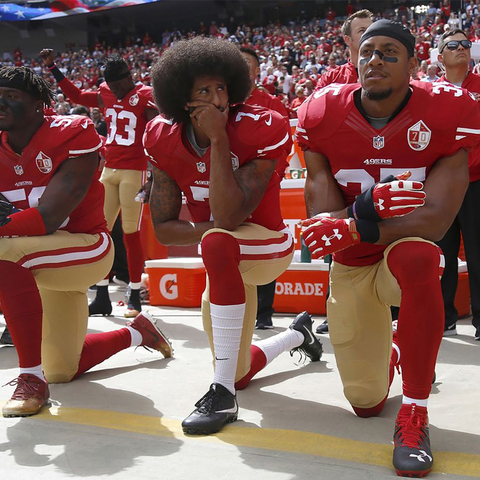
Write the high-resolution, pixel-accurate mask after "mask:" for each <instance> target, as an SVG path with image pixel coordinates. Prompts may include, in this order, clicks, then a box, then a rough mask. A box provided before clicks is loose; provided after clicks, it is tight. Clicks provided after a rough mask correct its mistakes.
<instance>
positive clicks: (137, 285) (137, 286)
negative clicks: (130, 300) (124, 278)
mask: <svg viewBox="0 0 480 480" xmlns="http://www.w3.org/2000/svg"><path fill="white" fill-rule="evenodd" d="M141 286H142V282H130V288H131V289H132V290H140V287H141Z"/></svg>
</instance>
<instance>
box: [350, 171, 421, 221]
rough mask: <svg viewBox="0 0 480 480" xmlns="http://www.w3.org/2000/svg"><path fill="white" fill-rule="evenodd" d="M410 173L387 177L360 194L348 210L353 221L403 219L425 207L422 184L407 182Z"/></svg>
mask: <svg viewBox="0 0 480 480" xmlns="http://www.w3.org/2000/svg"><path fill="white" fill-rule="evenodd" d="M410 175H411V174H410V172H405V173H402V174H401V175H397V176H396V177H394V176H393V175H389V176H388V177H387V178H385V179H383V180H382V181H381V182H380V183H376V184H375V185H373V187H371V188H369V189H368V190H366V191H365V192H363V193H362V194H360V195H359V196H358V197H357V198H356V200H355V202H354V204H353V205H352V206H351V207H349V208H348V214H349V216H352V217H353V218H355V219H364V220H371V221H374V222H380V221H382V220H385V219H386V218H393V217H403V216H404V215H408V214H409V213H412V212H413V211H414V210H415V209H417V208H418V207H422V206H423V205H425V197H426V194H425V192H424V191H423V190H422V189H423V183H422V182H416V181H407V178H409V177H410Z"/></svg>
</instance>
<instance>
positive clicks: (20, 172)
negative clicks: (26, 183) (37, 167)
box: [13, 165, 23, 175]
mask: <svg viewBox="0 0 480 480" xmlns="http://www.w3.org/2000/svg"><path fill="white" fill-rule="evenodd" d="M13 169H14V170H15V173H16V174H17V175H23V167H22V166H21V165H15V166H14V167H13Z"/></svg>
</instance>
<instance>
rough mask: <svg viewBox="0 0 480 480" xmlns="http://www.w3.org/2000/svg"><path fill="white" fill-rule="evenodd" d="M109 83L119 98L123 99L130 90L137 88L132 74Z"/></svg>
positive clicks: (109, 86)
mask: <svg viewBox="0 0 480 480" xmlns="http://www.w3.org/2000/svg"><path fill="white" fill-rule="evenodd" d="M107 85H108V88H110V90H111V91H112V93H113V94H114V95H115V97H117V99H118V100H121V99H122V98H123V97H125V96H126V95H127V93H128V92H129V91H130V90H133V89H134V88H135V83H134V82H133V78H132V77H131V76H130V75H129V76H128V77H126V78H122V79H121V80H116V81H115V82H107Z"/></svg>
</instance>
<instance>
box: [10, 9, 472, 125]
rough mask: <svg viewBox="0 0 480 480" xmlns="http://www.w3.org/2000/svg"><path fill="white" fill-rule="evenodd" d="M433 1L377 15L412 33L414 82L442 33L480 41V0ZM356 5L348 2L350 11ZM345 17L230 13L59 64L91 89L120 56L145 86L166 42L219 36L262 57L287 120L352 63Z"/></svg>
mask: <svg viewBox="0 0 480 480" xmlns="http://www.w3.org/2000/svg"><path fill="white" fill-rule="evenodd" d="M437 3H438V2H431V3H430V5H429V7H428V9H427V10H426V11H424V12H423V13H421V14H414V13H413V10H410V9H408V8H407V7H404V6H400V7H399V8H398V9H395V10H394V9H392V8H386V9H384V10H379V11H376V12H375V20H378V19H380V18H387V19H392V20H396V21H399V22H401V23H402V24H404V25H406V26H408V28H409V29H410V30H411V31H412V33H413V34H414V35H415V37H416V45H415V51H416V56H417V58H418V60H419V69H418V72H417V74H416V79H418V80H422V79H423V80H425V81H427V80H430V81H433V80H434V79H435V78H436V77H437V76H440V72H439V71H438V69H435V67H434V66H432V67H431V68H430V69H429V64H430V54H429V52H430V49H432V48H435V47H436V46H437V43H438V40H439V38H440V36H441V35H442V34H443V33H444V32H445V31H447V30H449V29H452V28H459V27H460V28H462V29H464V30H465V31H466V32H467V35H468V39H469V40H470V41H472V42H480V0H471V1H470V2H467V4H466V6H465V8H464V9H463V10H462V11H459V12H453V11H451V8H450V1H449V0H445V1H443V2H439V3H440V4H439V5H438V6H436V4H437ZM356 4H358V2H356ZM358 8H359V7H358V6H357V5H354V4H353V3H352V2H351V1H349V2H348V3H347V10H346V12H347V15H351V14H352V13H354V11H355V10H358ZM344 19H345V16H341V17H340V16H337V14H336V13H335V11H333V10H332V8H329V9H328V10H327V12H326V15H325V18H317V17H313V18H310V19H309V20H306V19H300V18H297V19H295V20H290V21H288V22H286V24H284V25H282V24H281V23H275V22H272V21H270V22H268V23H267V24H266V25H255V24H247V23H245V22H236V21H235V18H233V17H232V18H230V20H229V21H228V22H226V23H220V24H219V25H217V22H215V21H212V22H211V23H210V25H209V26H207V25H206V23H205V22H200V24H199V25H198V28H197V29H196V30H194V29H189V30H182V31H181V30H178V29H173V30H171V31H170V30H166V31H164V32H162V33H160V32H158V33H157V32H151V33H149V32H145V33H144V35H143V36H142V35H140V36H138V38H133V37H132V36H130V35H127V36H126V37H125V39H124V41H123V42H122V45H119V46H117V47H113V46H112V45H107V44H106V43H105V42H103V43H102V42H100V41H98V40H97V41H96V43H95V44H94V45H93V46H92V47H91V48H89V49H88V50H79V51H65V52H58V53H57V55H58V57H57V59H56V63H57V65H58V66H59V68H60V70H61V71H62V73H63V74H64V75H65V76H67V77H68V78H69V79H71V80H72V81H73V82H74V84H75V85H76V86H77V87H79V88H82V89H87V90H91V91H96V90H98V86H99V85H100V83H101V81H102V80H103V79H102V77H101V68H102V66H103V64H104V62H105V60H106V58H107V57H108V56H110V55H112V54H114V53H118V54H119V55H121V56H122V57H123V58H124V59H125V60H126V61H127V63H128V64H129V65H130V66H131V68H132V73H133V77H134V80H135V81H136V82H141V83H143V84H145V85H150V69H151V66H152V65H153V64H154V63H155V61H156V60H157V59H158V58H159V57H160V56H161V55H162V53H163V52H164V51H165V50H167V49H168V48H169V47H170V46H172V45H174V44H175V43H177V42H178V41H180V40H182V39H190V38H193V37H195V36H198V35H201V36H210V37H219V38H224V39H226V40H228V41H230V42H234V43H236V44H238V45H239V46H240V47H244V48H252V49H254V50H255V51H256V52H257V55H258V56H259V60H260V76H259V78H258V86H259V87H260V88H261V89H264V90H265V91H266V92H268V93H270V94H272V95H276V96H278V97H279V98H280V99H281V100H282V102H283V103H284V105H285V107H286V108H287V111H288V113H289V115H290V118H296V110H297V109H298V107H299V106H300V105H301V104H302V103H303V101H304V100H305V99H306V98H307V97H308V96H309V95H310V94H311V93H312V91H313V90H314V89H315V86H316V84H317V82H318V80H319V78H320V77H321V76H322V75H323V74H324V73H326V72H329V71H331V70H333V69H336V68H338V67H339V66H341V65H343V64H345V63H346V62H348V60H349V50H348V48H347V46H346V44H345V41H344V38H343V35H342V23H343V20H344ZM12 53H13V55H12V60H10V61H8V60H7V61H5V62H3V64H4V65H6V66H8V65H15V66H20V65H26V66H30V67H32V68H33V69H34V71H35V72H36V73H37V74H40V75H42V76H43V77H44V78H45V79H46V80H51V77H50V74H49V72H48V71H47V69H46V68H45V66H44V65H43V64H42V62H41V60H40V58H24V57H23V55H22V52H21V50H20V49H19V48H16V49H15V51H14V52H12ZM74 106H75V104H73V103H72V102H70V103H68V102H65V101H64V99H62V100H59V101H58V102H57V103H56V105H55V106H54V109H55V111H56V113H57V114H61V115H65V114H68V113H69V112H70V108H72V107H74Z"/></svg>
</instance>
